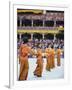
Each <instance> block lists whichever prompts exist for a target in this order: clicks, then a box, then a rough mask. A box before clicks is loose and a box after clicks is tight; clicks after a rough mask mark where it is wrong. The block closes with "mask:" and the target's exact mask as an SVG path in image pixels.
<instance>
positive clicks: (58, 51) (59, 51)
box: [57, 48, 61, 66]
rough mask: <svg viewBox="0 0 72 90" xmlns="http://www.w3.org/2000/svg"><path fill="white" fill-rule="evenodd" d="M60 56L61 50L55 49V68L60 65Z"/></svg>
mask: <svg viewBox="0 0 72 90" xmlns="http://www.w3.org/2000/svg"><path fill="white" fill-rule="evenodd" d="M60 56H61V50H60V48H58V49H57V66H60V65H61V60H60Z"/></svg>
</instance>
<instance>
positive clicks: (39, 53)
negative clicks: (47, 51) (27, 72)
mask: <svg viewBox="0 0 72 90" xmlns="http://www.w3.org/2000/svg"><path fill="white" fill-rule="evenodd" d="M36 64H37V67H36V69H35V71H34V75H36V76H37V77H41V76H42V71H43V59H42V50H41V49H38V50H37V62H36Z"/></svg>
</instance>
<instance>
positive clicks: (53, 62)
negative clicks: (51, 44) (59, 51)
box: [51, 49, 55, 68]
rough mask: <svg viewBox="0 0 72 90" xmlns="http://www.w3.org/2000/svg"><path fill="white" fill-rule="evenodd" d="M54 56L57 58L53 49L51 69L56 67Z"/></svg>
mask: <svg viewBox="0 0 72 90" xmlns="http://www.w3.org/2000/svg"><path fill="white" fill-rule="evenodd" d="M54 56H55V51H54V49H51V68H54V67H55V60H54Z"/></svg>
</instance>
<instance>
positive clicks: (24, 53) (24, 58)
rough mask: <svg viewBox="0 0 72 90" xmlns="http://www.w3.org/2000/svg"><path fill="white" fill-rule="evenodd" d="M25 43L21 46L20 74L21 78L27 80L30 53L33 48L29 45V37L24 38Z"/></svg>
mask: <svg viewBox="0 0 72 90" xmlns="http://www.w3.org/2000/svg"><path fill="white" fill-rule="evenodd" d="M23 42H24V44H22V45H21V46H20V54H19V62H20V75H19V80H27V76H28V70H29V63H28V54H29V53H30V51H31V48H29V47H28V46H27V42H28V40H27V38H24V40H23Z"/></svg>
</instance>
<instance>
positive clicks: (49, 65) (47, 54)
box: [45, 48, 51, 71]
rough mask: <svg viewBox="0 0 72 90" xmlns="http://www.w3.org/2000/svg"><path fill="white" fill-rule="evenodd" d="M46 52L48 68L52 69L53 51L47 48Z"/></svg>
mask: <svg viewBox="0 0 72 90" xmlns="http://www.w3.org/2000/svg"><path fill="white" fill-rule="evenodd" d="M45 53H46V59H47V63H46V70H48V71H50V69H51V53H50V49H49V48H46V50H45Z"/></svg>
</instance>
